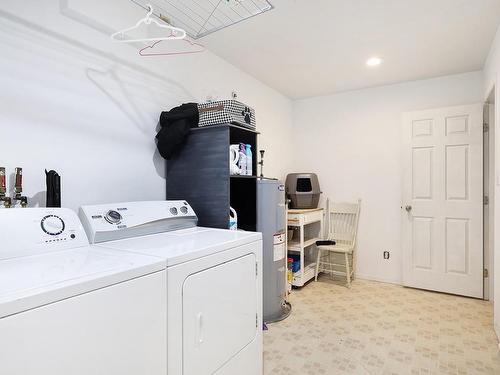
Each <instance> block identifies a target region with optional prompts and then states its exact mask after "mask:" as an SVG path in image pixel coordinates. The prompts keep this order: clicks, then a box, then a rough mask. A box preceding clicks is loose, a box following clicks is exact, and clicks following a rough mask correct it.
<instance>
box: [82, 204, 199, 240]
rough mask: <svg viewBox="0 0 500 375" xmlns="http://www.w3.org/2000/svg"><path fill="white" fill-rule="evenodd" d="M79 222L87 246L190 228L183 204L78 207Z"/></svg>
mask: <svg viewBox="0 0 500 375" xmlns="http://www.w3.org/2000/svg"><path fill="white" fill-rule="evenodd" d="M79 215H80V220H81V221H82V224H83V226H84V228H85V231H86V233H87V236H88V238H89V240H90V242H91V243H98V242H105V241H111V240H118V239H123V238H129V237H136V236H140V235H148V234H154V233H161V232H168V231H172V230H178V229H182V228H189V227H194V226H196V225H197V222H198V218H197V216H196V214H195V212H194V211H193V209H192V208H191V206H190V205H189V204H188V202H186V201H147V202H127V203H114V204H103V205H95V206H82V207H80V211H79Z"/></svg>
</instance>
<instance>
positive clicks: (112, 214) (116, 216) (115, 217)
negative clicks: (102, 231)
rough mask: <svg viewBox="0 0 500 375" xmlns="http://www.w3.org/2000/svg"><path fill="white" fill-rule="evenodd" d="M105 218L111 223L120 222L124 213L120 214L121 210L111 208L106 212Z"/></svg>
mask: <svg viewBox="0 0 500 375" xmlns="http://www.w3.org/2000/svg"><path fill="white" fill-rule="evenodd" d="M104 218H105V219H106V221H107V222H108V223H110V224H119V223H120V221H122V215H120V213H119V212H117V211H114V210H109V211H108V212H106V215H105V216H104Z"/></svg>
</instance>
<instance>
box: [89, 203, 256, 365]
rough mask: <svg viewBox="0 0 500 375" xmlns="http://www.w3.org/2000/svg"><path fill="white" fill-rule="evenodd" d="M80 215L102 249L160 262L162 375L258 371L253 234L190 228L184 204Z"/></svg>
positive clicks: (126, 206)
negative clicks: (163, 285)
mask: <svg viewBox="0 0 500 375" xmlns="http://www.w3.org/2000/svg"><path fill="white" fill-rule="evenodd" d="M80 218H81V220H82V223H83V224H84V227H85V229H86V231H87V234H88V236H89V238H90V239H91V240H94V241H95V242H97V243H100V246H102V247H103V248H109V249H113V250H120V251H124V252H126V253H129V252H133V253H141V254H146V255H152V256H157V257H160V258H162V259H164V260H166V263H167V288H168V294H167V319H168V323H167V332H168V356H167V362H168V375H180V374H182V375H205V374H207V375H208V374H219V375H235V374H238V375H259V374H262V366H263V362H262V350H263V348H262V236H261V234H260V233H255V232H240V231H229V230H222V229H211V228H201V227H196V222H197V218H196V214H195V213H194V212H193V210H192V208H191V207H190V206H189V204H187V202H183V201H159V202H132V203H121V204H109V205H98V206H84V207H82V208H81V209H80ZM108 240H112V241H108Z"/></svg>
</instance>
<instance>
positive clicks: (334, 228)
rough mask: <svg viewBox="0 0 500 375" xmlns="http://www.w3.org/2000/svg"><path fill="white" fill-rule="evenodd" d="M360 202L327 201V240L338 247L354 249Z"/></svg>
mask: <svg viewBox="0 0 500 375" xmlns="http://www.w3.org/2000/svg"><path fill="white" fill-rule="evenodd" d="M360 206H361V200H358V202H357V203H334V202H330V200H328V202H327V210H328V218H327V219H328V238H330V239H333V240H335V241H336V242H337V244H338V245H343V246H349V247H354V246H355V245H356V235H357V231H358V222H359V211H360Z"/></svg>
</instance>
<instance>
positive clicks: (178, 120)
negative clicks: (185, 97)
mask: <svg viewBox="0 0 500 375" xmlns="http://www.w3.org/2000/svg"><path fill="white" fill-rule="evenodd" d="M199 119H200V116H199V112H198V105H197V104H196V103H187V104H182V105H181V106H179V107H175V108H173V109H171V110H170V111H166V112H162V113H161V115H160V126H161V129H160V131H159V132H158V134H157V135H156V139H157V144H156V146H157V147H158V151H159V152H160V155H161V156H162V157H164V158H165V159H170V158H171V157H172V156H173V155H175V154H176V153H177V152H179V151H180V149H181V148H182V146H183V145H184V142H185V140H186V137H187V135H188V134H189V129H191V128H196V127H198V122H199Z"/></svg>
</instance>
